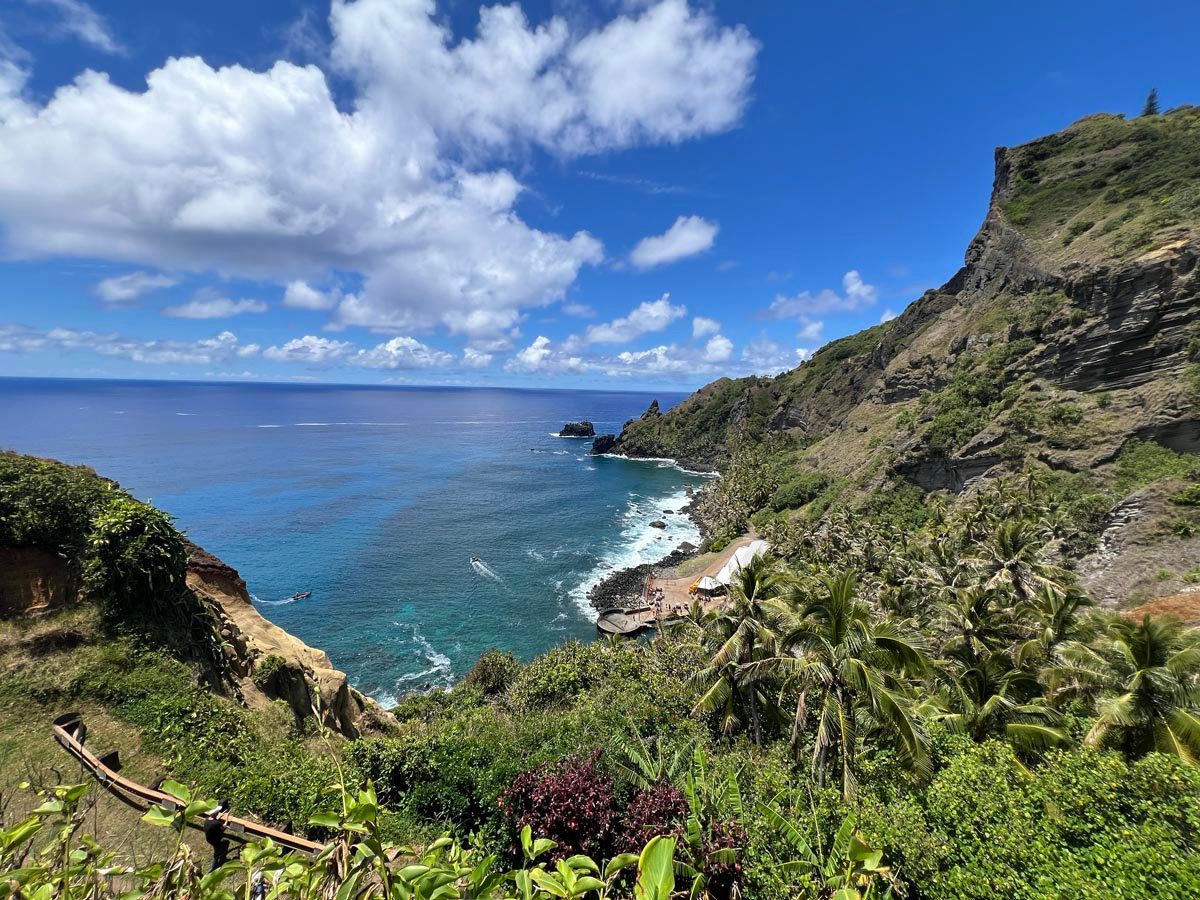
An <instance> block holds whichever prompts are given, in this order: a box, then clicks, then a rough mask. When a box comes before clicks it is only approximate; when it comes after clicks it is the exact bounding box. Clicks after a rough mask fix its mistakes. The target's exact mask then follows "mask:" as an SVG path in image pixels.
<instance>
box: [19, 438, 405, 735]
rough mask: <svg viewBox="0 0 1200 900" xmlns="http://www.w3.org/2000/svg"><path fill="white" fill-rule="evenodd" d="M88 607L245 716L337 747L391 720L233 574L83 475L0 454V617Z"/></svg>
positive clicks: (124, 496) (112, 486)
mask: <svg viewBox="0 0 1200 900" xmlns="http://www.w3.org/2000/svg"><path fill="white" fill-rule="evenodd" d="M81 604H87V605H89V606H93V607H95V608H96V610H97V611H99V612H100V613H101V618H102V619H103V621H104V623H105V631H106V633H108V634H109V635H111V636H114V637H116V638H118V639H120V638H122V636H124V635H128V636H129V640H130V641H131V642H134V643H141V644H144V645H147V646H152V647H160V648H163V649H166V650H168V652H169V653H170V654H172V655H173V656H175V657H177V658H179V659H180V660H185V661H186V662H187V663H188V664H189V665H190V666H192V667H194V674H195V676H196V677H197V678H198V679H199V680H200V681H201V682H203V683H205V684H207V685H209V686H210V687H212V689H214V690H215V691H217V692H220V693H224V694H226V695H228V696H231V697H235V698H236V699H237V700H239V701H241V702H242V703H244V704H246V705H248V706H250V707H252V708H265V707H266V706H268V705H269V702H270V701H271V700H274V699H279V700H283V701H285V702H286V703H287V705H288V706H289V707H290V708H291V710H292V712H293V713H294V715H295V717H296V719H297V720H303V719H306V718H308V717H310V716H312V715H313V714H314V713H315V712H317V711H319V712H320V714H321V716H322V718H323V720H324V722H325V723H326V724H327V725H328V726H329V727H331V728H333V729H335V730H336V731H339V732H341V733H342V734H344V735H346V736H348V737H354V736H357V735H358V734H359V733H360V732H361V731H362V730H364V729H370V728H373V727H375V726H378V725H385V724H387V723H388V722H389V721H390V717H389V716H388V714H387V713H386V712H384V711H383V710H382V709H380V707H379V706H378V704H376V703H375V702H374V701H372V700H370V699H369V698H366V697H363V696H362V695H361V694H359V693H358V692H357V691H355V690H354V689H353V688H352V687H351V686H350V684H349V682H348V681H347V679H346V676H345V674H344V673H342V672H340V671H338V670H337V669H335V668H334V667H333V664H332V663H331V662H330V660H329V657H328V656H326V655H325V653H323V652H322V651H320V650H316V649H314V648H312V647H309V646H308V645H307V644H305V643H304V642H303V641H301V640H299V639H297V638H295V637H293V636H292V635H290V634H288V633H287V632H286V631H284V630H283V629H282V628H279V627H278V626H276V625H273V624H272V623H270V622H268V621H267V620H266V619H264V618H263V617H262V616H261V615H260V614H259V613H258V611H257V610H256V609H255V608H254V606H253V604H252V603H251V602H250V595H249V592H248V591H247V589H246V583H245V582H244V581H243V580H242V578H241V577H240V576H239V575H238V573H237V571H236V570H235V569H233V568H231V567H229V566H227V565H226V564H225V563H223V562H221V560H219V559H217V558H216V557H215V556H213V555H212V554H210V553H208V552H206V551H204V550H203V549H201V548H199V547H197V546H195V545H194V544H192V543H190V542H189V541H187V540H186V539H185V538H184V536H183V535H182V534H181V533H180V532H179V531H177V530H176V529H175V527H174V525H173V524H172V523H171V520H170V518H169V517H168V516H166V515H165V514H164V513H162V512H161V511H159V510H157V509H155V508H154V507H152V506H150V505H149V504H145V503H139V502H138V501H136V500H135V499H133V498H132V497H130V496H129V494H128V493H126V492H125V491H123V490H122V489H121V488H120V486H119V485H117V484H116V483H115V482H113V481H110V480H109V479H106V478H102V477H100V476H98V475H97V474H96V473H95V472H94V471H92V470H91V469H89V468H87V467H83V466H68V465H64V464H63V463H60V462H57V461H54V460H45V459H38V458H35V457H31V456H21V455H18V454H15V453H0V618H8V619H15V618H29V617H36V616H45V615H47V614H53V613H55V612H57V611H62V610H64V609H66V608H69V607H72V606H77V605H81Z"/></svg>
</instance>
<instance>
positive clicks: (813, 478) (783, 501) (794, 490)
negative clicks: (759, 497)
mask: <svg viewBox="0 0 1200 900" xmlns="http://www.w3.org/2000/svg"><path fill="white" fill-rule="evenodd" d="M829 481H830V479H829V476H828V475H825V474H824V473H822V472H817V471H811V472H801V473H799V474H797V475H795V476H793V477H791V478H789V479H788V480H787V481H785V482H784V483H783V484H781V485H780V486H779V487H778V488H777V489H776V490H775V493H773V494H772V495H771V509H773V510H775V511H776V512H782V511H783V510H785V509H799V508H800V507H801V506H803V505H804V504H806V503H808V502H809V501H810V500H813V499H814V498H815V497H816V496H817V495H818V494H820V493H821V491H823V490H825V488H826V487H828V486H829Z"/></svg>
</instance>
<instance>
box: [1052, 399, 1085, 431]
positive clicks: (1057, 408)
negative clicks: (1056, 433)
mask: <svg viewBox="0 0 1200 900" xmlns="http://www.w3.org/2000/svg"><path fill="white" fill-rule="evenodd" d="M1047 417H1048V418H1049V419H1050V421H1051V422H1053V423H1054V424H1055V425H1078V424H1079V423H1080V422H1082V421H1083V410H1081V409H1080V408H1079V407H1078V406H1076V405H1075V404H1074V403H1070V402H1068V401H1062V402H1059V403H1055V404H1054V405H1053V406H1051V407H1050V410H1049V412H1048V413H1047Z"/></svg>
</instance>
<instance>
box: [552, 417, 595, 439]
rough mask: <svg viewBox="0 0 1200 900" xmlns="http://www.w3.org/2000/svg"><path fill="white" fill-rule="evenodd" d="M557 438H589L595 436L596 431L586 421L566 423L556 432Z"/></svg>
mask: <svg viewBox="0 0 1200 900" xmlns="http://www.w3.org/2000/svg"><path fill="white" fill-rule="evenodd" d="M558 436H559V437H572V438H590V437H595V436H596V429H595V427H594V426H593V425H592V423H591V422H589V421H588V420H587V419H584V420H583V421H582V422H568V423H567V424H566V425H564V426H563V427H562V428H561V429H560V430H559V432H558Z"/></svg>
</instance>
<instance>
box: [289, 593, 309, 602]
mask: <svg viewBox="0 0 1200 900" xmlns="http://www.w3.org/2000/svg"><path fill="white" fill-rule="evenodd" d="M311 596H312V591H301V592H300V593H298V594H292V596H290V597H288V600H291V601H295V600H305V599H307V598H308V597H311Z"/></svg>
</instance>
